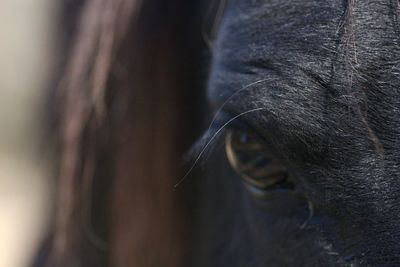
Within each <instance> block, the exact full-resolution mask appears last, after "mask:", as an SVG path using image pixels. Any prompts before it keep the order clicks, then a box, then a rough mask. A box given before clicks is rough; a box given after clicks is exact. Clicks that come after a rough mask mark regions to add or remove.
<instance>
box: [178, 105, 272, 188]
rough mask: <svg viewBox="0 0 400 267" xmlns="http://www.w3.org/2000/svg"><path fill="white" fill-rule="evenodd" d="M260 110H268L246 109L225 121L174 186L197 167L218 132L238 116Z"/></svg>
mask: <svg viewBox="0 0 400 267" xmlns="http://www.w3.org/2000/svg"><path fill="white" fill-rule="evenodd" d="M260 110H266V108H254V109H251V110H247V111H244V112H242V113H240V114H238V115H236V116H234V117H233V118H231V119H230V120H228V121H227V122H226V123H224V124H223V125H222V126H221V127H219V128H218V130H217V131H216V132H215V133H214V134H213V135H212V136H211V137H210V138H207V139H208V141H207V143H206V144H205V145H204V146H203V148H202V149H201V150H200V152H199V154H198V155H197V157H196V159H195V160H194V162H193V164H192V165H191V167H190V168H189V170H188V171H187V172H186V174H185V175H184V176H183V177H182V178H181V179H180V180H179V181H178V182H177V183H176V184H175V185H174V188H177V187H178V186H179V185H180V184H181V183H182V182H183V181H184V180H185V179H186V178H187V177H188V175H189V174H190V173H191V172H192V170H193V169H194V167H196V165H197V163H198V162H199V160H200V158H201V157H202V155H203V154H204V152H205V151H206V150H207V148H208V147H209V145H210V144H211V143H212V142H213V141H214V139H215V138H216V137H217V136H218V134H219V133H220V132H221V131H222V130H223V129H225V127H226V126H228V125H229V124H230V123H232V122H233V121H234V120H236V119H237V118H239V117H241V116H243V115H246V114H248V113H252V112H256V111H260Z"/></svg>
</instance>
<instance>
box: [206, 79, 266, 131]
mask: <svg viewBox="0 0 400 267" xmlns="http://www.w3.org/2000/svg"><path fill="white" fill-rule="evenodd" d="M267 80H268V79H262V80H258V81H255V82H252V83H250V84H247V85H245V86H244V87H243V88H240V89H239V90H237V91H236V92H235V93H233V94H232V95H231V96H229V97H228V98H227V99H226V100H225V101H224V103H222V105H221V106H220V107H219V108H218V109H217V111H216V112H215V114H214V118H213V119H212V121H211V123H210V126H209V127H208V130H207V131H210V129H211V127H212V126H213V125H214V123H215V120H216V119H217V118H218V116H219V114H220V113H221V112H222V110H223V108H224V107H225V106H226V105H227V104H228V103H229V101H231V100H232V99H233V98H234V97H236V96H237V95H238V94H239V93H241V92H243V91H244V90H246V89H249V88H250V87H252V86H253V85H256V84H259V83H262V82H265V81H267Z"/></svg>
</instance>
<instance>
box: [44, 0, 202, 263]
mask: <svg viewBox="0 0 400 267" xmlns="http://www.w3.org/2000/svg"><path fill="white" fill-rule="evenodd" d="M199 3H200V1H199ZM199 3H197V1H192V2H190V3H188V2H187V1H172V2H171V1H168V3H159V2H158V1H157V2H156V1H140V0H117V1H116V0H85V1H78V0H73V1H72V0H69V1H68V0H65V3H64V6H63V7H62V11H63V13H62V18H61V27H60V32H61V33H62V34H60V40H61V42H60V43H62V44H61V45H60V49H61V50H62V53H63V54H64V56H63V58H61V60H60V61H61V63H60V65H61V67H60V69H61V71H60V72H61V78H60V79H59V80H60V81H61V82H60V83H59V84H58V85H57V87H56V90H55V92H54V93H52V94H51V95H52V98H51V105H52V106H53V110H52V112H54V113H55V114H56V115H55V117H56V121H57V123H56V128H57V131H58V136H60V138H59V139H58V140H57V143H58V147H59V150H60V155H61V156H60V159H59V168H58V170H59V171H58V172H59V193H58V196H59V199H58V206H57V212H56V219H55V224H54V231H53V234H52V241H51V243H52V248H51V256H50V258H49V260H48V265H49V266H180V265H182V264H183V262H184V259H185V257H184V256H185V255H186V254H187V252H186V251H185V249H184V248H185V247H186V246H187V243H186V240H188V239H189V236H190V234H189V232H188V229H187V226H186V224H185V218H186V217H185V213H186V210H185V205H184V194H183V189H174V184H175V183H176V181H177V179H178V178H179V177H180V176H181V173H180V168H179V165H178V163H179V161H180V157H181V154H182V151H184V150H185V149H186V148H187V146H188V144H189V143H190V142H192V140H193V138H194V135H195V133H196V132H197V129H198V125H201V123H200V120H201V119H200V114H201V113H202V109H201V106H202V105H204V103H203V102H202V99H204V90H202V89H203V86H204V84H202V83H201V82H199V81H204V77H205V76H206V69H204V70H203V69H199V68H198V66H199V65H203V64H204V65H207V56H205V55H206V54H205V53H202V52H200V51H203V50H204V47H205V44H204V42H202V39H201V38H202V37H201V25H200V23H199V21H201V19H200V16H199V15H196V13H197V10H200V11H199V12H201V11H202V5H200V4H199ZM177 140H179V141H177Z"/></svg>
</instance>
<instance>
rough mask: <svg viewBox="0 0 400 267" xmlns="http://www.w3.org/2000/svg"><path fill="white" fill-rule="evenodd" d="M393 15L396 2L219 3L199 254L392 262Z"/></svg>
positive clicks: (249, 261) (217, 260)
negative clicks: (212, 141)
mask: <svg viewBox="0 0 400 267" xmlns="http://www.w3.org/2000/svg"><path fill="white" fill-rule="evenodd" d="M398 15H399V2H398V1H356V0H349V1H324V2H321V1H312V0H310V1H308V0H299V1H296V0H295V1H274V0H273V1H241V0H232V1H228V3H227V6H226V9H225V14H224V16H223V18H222V20H221V25H220V28H219V32H218V34H217V37H216V40H215V44H214V50H213V63H212V67H211V72H210V79H209V83H208V96H209V100H210V102H211V103H212V106H213V107H214V108H215V110H217V111H218V112H217V113H216V114H215V116H216V117H215V122H214V123H213V125H212V127H211V128H213V127H214V128H215V129H216V130H214V132H212V131H211V132H212V133H215V132H216V131H218V130H219V129H221V131H222V128H223V129H224V130H223V131H224V134H221V136H222V137H221V138H220V139H222V140H221V141H220V142H222V143H223V142H224V143H225V149H219V150H216V151H215V152H214V153H213V154H214V156H213V157H212V158H208V159H207V162H209V163H208V164H207V166H209V167H207V169H208V170H209V172H208V174H207V175H208V178H206V179H207V186H206V188H205V189H204V192H203V193H204V194H207V201H205V203H206V204H204V206H205V207H207V214H208V215H207V218H206V219H204V221H205V223H204V228H205V229H206V230H204V231H205V232H206V233H207V235H203V236H202V237H200V240H202V242H204V247H203V253H204V255H206V256H203V257H204V258H205V259H206V260H205V262H206V263H203V264H205V266H394V265H396V264H398V263H399V262H400V258H399V251H400V245H399V244H400V243H399V241H400V220H399V214H400V207H399V204H398V203H399V200H400V194H399V192H400V191H399V190H400V183H399V173H400V169H399V163H400V161H399V160H400V158H399V152H398V151H399V149H400V147H399V145H400V143H399V142H398V140H399V138H400V123H399V122H400V121H399V118H400V116H399V115H400V110H399V100H400V93H399V92H400V91H399V85H400V72H399V70H400V46H399V41H400V39H399V36H400V35H399V23H398ZM211 135H212V134H211ZM218 135H220V133H218ZM213 161H214V162H213ZM210 162H211V163H210ZM216 162H218V163H216ZM207 175H206V176H207ZM207 190H210V192H211V193H208V191H207Z"/></svg>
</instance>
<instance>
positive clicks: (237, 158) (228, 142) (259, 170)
mask: <svg viewBox="0 0 400 267" xmlns="http://www.w3.org/2000/svg"><path fill="white" fill-rule="evenodd" d="M225 138H226V139H225V150H226V155H227V158H228V160H229V163H230V165H231V166H232V168H233V169H234V170H235V171H236V172H237V173H238V174H239V175H240V176H241V177H242V180H243V182H244V184H245V186H246V188H247V189H248V190H249V191H250V192H251V193H252V194H254V195H256V196H258V197H262V196H265V194H266V193H268V192H270V191H273V190H277V189H293V187H294V186H293V184H292V183H291V182H290V181H289V179H288V178H289V177H288V172H287V169H286V167H285V165H283V164H282V163H281V161H280V160H279V159H278V158H277V157H276V156H274V154H273V153H272V152H271V149H269V148H268V145H267V144H266V143H265V142H264V141H263V140H261V138H259V137H258V136H257V135H256V134H254V133H252V132H250V131H245V130H240V129H230V130H228V132H227V134H226V137H225Z"/></svg>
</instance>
